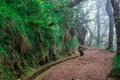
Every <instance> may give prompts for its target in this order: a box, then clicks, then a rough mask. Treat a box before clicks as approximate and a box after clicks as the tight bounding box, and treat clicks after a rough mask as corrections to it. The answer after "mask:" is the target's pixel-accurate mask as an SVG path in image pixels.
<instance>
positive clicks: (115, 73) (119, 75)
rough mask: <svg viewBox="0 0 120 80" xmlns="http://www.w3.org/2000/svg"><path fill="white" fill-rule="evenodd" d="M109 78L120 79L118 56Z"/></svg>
mask: <svg viewBox="0 0 120 80" xmlns="http://www.w3.org/2000/svg"><path fill="white" fill-rule="evenodd" d="M109 76H111V77H115V78H118V79H119V78H120V56H116V57H115V58H114V67H113V69H112V70H111V72H110V74H109Z"/></svg>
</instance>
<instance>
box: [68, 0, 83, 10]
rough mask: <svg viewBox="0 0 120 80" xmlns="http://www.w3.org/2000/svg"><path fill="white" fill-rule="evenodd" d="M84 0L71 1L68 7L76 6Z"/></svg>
mask: <svg viewBox="0 0 120 80" xmlns="http://www.w3.org/2000/svg"><path fill="white" fill-rule="evenodd" d="M83 1H84V0H74V1H73V2H71V3H70V4H69V5H68V7H69V8H72V7H74V6H76V5H77V4H79V3H81V2H83Z"/></svg>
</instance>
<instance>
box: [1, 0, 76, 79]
mask: <svg viewBox="0 0 120 80" xmlns="http://www.w3.org/2000/svg"><path fill="white" fill-rule="evenodd" d="M69 2H70V0H69V1H67V0H63V1H58V3H57V4H55V3H51V2H50V1H47V0H45V1H43V0H0V76H1V77H0V78H2V79H3V80H17V79H18V78H21V77H24V76H25V75H27V74H28V73H29V72H30V71H31V69H32V68H35V67H37V66H39V65H41V64H45V63H46V62H49V60H50V57H49V50H50V49H56V51H57V52H58V53H67V51H68V50H72V49H74V48H75V47H77V46H78V43H77V42H78V41H77V37H75V34H73V33H75V24H74V22H73V21H74V19H73V18H72V17H71V15H72V11H73V10H72V9H68V8H67V7H63V8H62V9H61V6H64V5H67V4H69ZM62 3H65V4H62ZM66 14H67V16H66ZM59 56H60V54H59ZM60 57H61V56H60Z"/></svg>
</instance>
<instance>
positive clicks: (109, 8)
mask: <svg viewBox="0 0 120 80" xmlns="http://www.w3.org/2000/svg"><path fill="white" fill-rule="evenodd" d="M106 11H107V13H108V16H109V20H110V22H109V40H108V41H109V43H108V48H107V49H111V48H113V32H114V31H113V28H114V16H113V11H112V4H111V0H107V3H106Z"/></svg>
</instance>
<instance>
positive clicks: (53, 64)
mask: <svg viewBox="0 0 120 80" xmlns="http://www.w3.org/2000/svg"><path fill="white" fill-rule="evenodd" d="M78 57H79V56H71V57H67V58H64V59H62V60H58V61H55V62H53V63H48V64H46V65H45V66H43V67H42V68H40V69H39V68H38V70H37V71H36V72H34V73H33V74H32V75H31V76H26V77H25V80H34V79H35V78H36V77H37V76H38V75H41V74H42V73H44V72H45V71H47V70H49V69H50V68H51V67H54V66H56V65H58V64H60V63H62V62H65V61H68V60H71V59H75V58H78Z"/></svg>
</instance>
